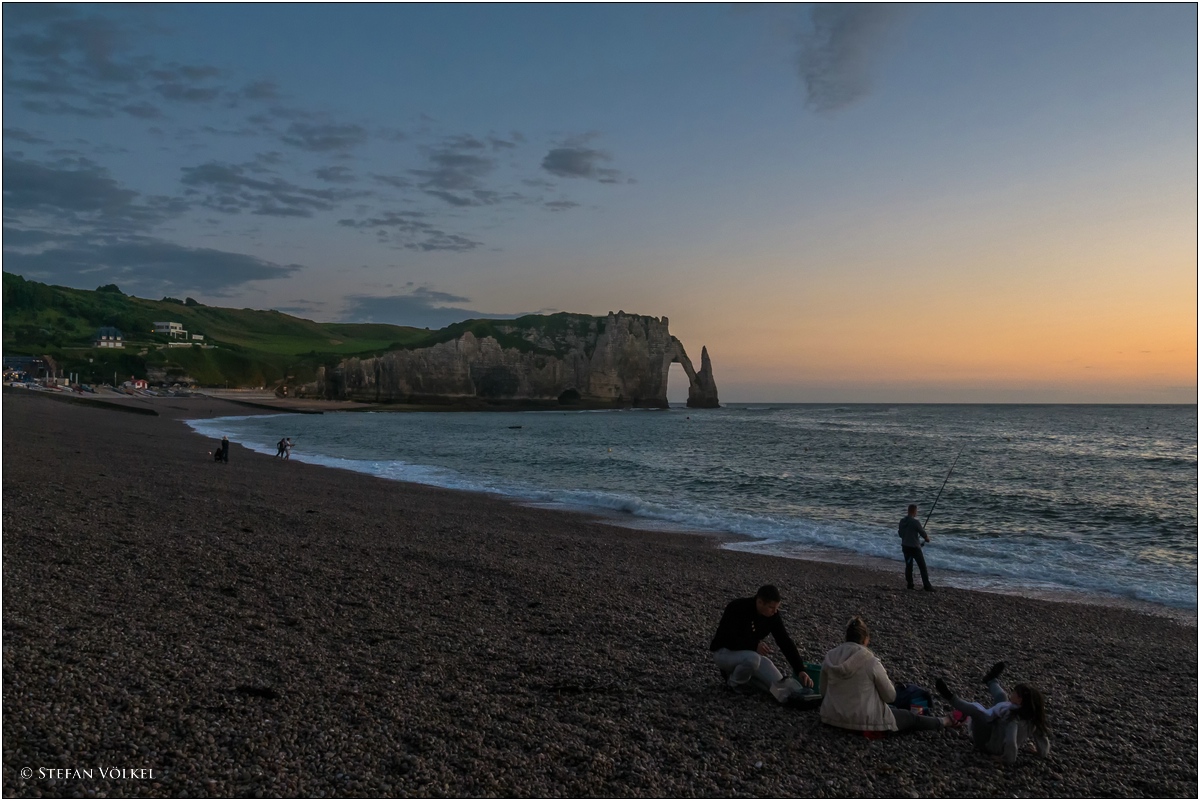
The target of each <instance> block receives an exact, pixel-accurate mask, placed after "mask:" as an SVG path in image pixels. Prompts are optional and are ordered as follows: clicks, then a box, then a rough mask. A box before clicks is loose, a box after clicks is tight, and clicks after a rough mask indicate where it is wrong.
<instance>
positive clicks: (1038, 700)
mask: <svg viewBox="0 0 1200 801" xmlns="http://www.w3.org/2000/svg"><path fill="white" fill-rule="evenodd" d="M1003 672H1004V663H1003V662H997V663H996V664H994V665H992V669H991V670H989V671H988V672H987V675H986V676H984V677H983V683H984V684H986V685H987V687H988V690H990V691H991V693H992V700H993V701H994V702H995V705H994V706H992V707H991V708H988V707H985V706H983V704H977V703H974V702H972V701H964V700H962V699H961V698H959V697H958V696H957V695H955V694H954V693H953V692H951V690H950V688H949V687H948V686H946V682H945V681H944V680H943V679H940V678H939V679H938V680H937V690H938V692H939V693H940V694H941V695H942V697H943V698H945V699H946V700H947V701H949V702H950V706H952V707H954V708H955V709H957V710H958V711H959V712H962V713H963V714H964V715H966V716H967V718H968V719H969V720H970V727H971V740H972V741H974V743H975V747H976V748H978V749H979V750H980V751H982V752H984V753H985V754H992V755H993V756H1000V755H1003V757H1004V761H1005V762H1007V763H1008V764H1010V765H1011V764H1013V763H1014V762H1016V761H1017V751H1018V749H1020V748H1021V746H1023V745H1024V744H1025V743H1026V742H1028V741H1029V740H1030V739H1031V738H1032V740H1033V743H1034V745H1035V746H1036V747H1037V752H1038V756H1043V757H1044V756H1046V755H1047V754H1049V753H1050V737H1049V736H1048V732H1049V726H1047V725H1046V700H1045V698H1044V697H1043V696H1042V693H1041V691H1040V690H1038V689H1037V688H1036V687H1030V686H1029V685H1028V684H1018V685H1017V686H1016V687H1015V688H1014V689H1013V691H1012V692H1011V693H1005V692H1004V688H1003V687H1001V686H1000V682H999V678H1000V674H1001V673H1003Z"/></svg>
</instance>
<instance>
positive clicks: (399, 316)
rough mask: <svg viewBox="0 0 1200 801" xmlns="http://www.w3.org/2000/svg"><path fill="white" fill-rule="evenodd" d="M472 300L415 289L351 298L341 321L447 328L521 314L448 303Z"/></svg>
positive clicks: (347, 302) (347, 298)
mask: <svg viewBox="0 0 1200 801" xmlns="http://www.w3.org/2000/svg"><path fill="white" fill-rule="evenodd" d="M469 302H470V299H469V298H464V297H461V296H458V295H451V294H449V293H446V292H438V291H436V290H431V289H425V288H421V289H415V290H413V291H412V292H410V293H408V294H405V295H387V296H373V295H349V296H347V297H346V304H347V305H346V308H345V310H344V311H343V312H342V314H341V321H342V322H347V323H391V324H392V325H409V326H412V327H414V328H433V329H437V328H444V327H446V326H448V325H451V324H452V323H457V322H461V321H463V320H469V319H472V318H480V317H484V318H489V319H512V318H514V317H520V316H521V315H519V314H492V313H488V312H481V311H476V310H474V309H468V308H463V307H457V306H447V305H444V304H448V303H469Z"/></svg>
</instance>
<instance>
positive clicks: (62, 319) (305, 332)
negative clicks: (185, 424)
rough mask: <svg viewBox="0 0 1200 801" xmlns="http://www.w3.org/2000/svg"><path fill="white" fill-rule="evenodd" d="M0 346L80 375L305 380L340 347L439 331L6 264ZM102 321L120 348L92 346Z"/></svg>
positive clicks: (401, 341) (403, 340)
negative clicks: (126, 286)
mask: <svg viewBox="0 0 1200 801" xmlns="http://www.w3.org/2000/svg"><path fill="white" fill-rule="evenodd" d="M3 300H4V303H3V307H4V326H3V328H4V355H6V356H18V355H30V356H42V355H49V356H51V357H53V358H54V359H55V360H56V361H57V362H58V363H59V365H60V367H61V368H62V369H63V370H64V371H70V372H78V373H80V374H81V375H82V376H83V378H84V380H85V381H89V380H90V381H104V380H105V377H107V380H112V375H113V372H114V371H115V372H116V373H117V375H118V377H119V378H121V377H123V378H128V377H129V376H137V377H139V378H142V377H145V376H146V373H147V368H157V369H161V370H165V371H167V373H168V375H170V376H184V375H186V376H189V377H191V378H192V379H194V380H196V381H198V382H199V383H201V384H204V385H220V384H226V383H227V384H229V385H230V386H273V385H275V384H277V383H279V382H280V381H282V380H283V379H284V377H285V375H286V376H289V377H290V379H289V380H292V381H306V380H311V379H312V377H313V376H314V375H315V372H316V369H317V367H319V366H320V365H322V364H332V363H336V362H337V361H339V360H340V359H342V358H345V357H347V356H373V355H376V354H379V353H383V352H385V351H388V350H392V349H395V348H411V347H422V346H424V345H427V344H433V343H434V342H436V341H441V340H440V339H438V338H437V336H438V334H439V333H441V332H437V331H428V330H426V329H418V328H409V327H405V326H396V325H383V324H365V323H364V324H358V323H317V322H313V321H312V320H305V319H302V318H299V317H292V316H291V315H287V314H283V313H281V312H277V311H257V310H254V309H226V308H220V307H217V306H205V305H202V304H200V303H197V302H196V301H194V300H192V299H190V298H188V299H186V300H182V301H181V300H177V299H173V298H164V299H162V300H146V299H144V298H136V297H131V296H129V295H125V294H123V293H122V292H121V291H120V289H118V288H117V287H116V286H113V285H109V286H106V287H101V288H99V289H97V290H82V289H70V288H67V287H61V286H51V285H47V284H42V283H38V282H36V281H27V280H25V279H24V278H22V277H21V276H18V275H13V274H10V273H4V298H3ZM156 321H172V322H178V323H182V324H183V327H184V328H185V329H186V330H187V331H188V332H189V334H203V335H204V343H203V344H204V345H209V346H216V347H201V346H200V345H198V344H197V345H193V346H192V347H171V348H168V347H164V346H165V345H167V343H169V342H170V341H171V340H170V338H169V337H167V336H166V335H164V334H155V333H154V323H155V322H156ZM102 326H113V327H115V328H118V329H120V330H121V333H122V334H123V335H124V339H125V347H124V348H123V349H108V348H94V347H92V344H91V343H92V338H93V336H94V335H95V333H96V330H97V329H98V328H100V327H102Z"/></svg>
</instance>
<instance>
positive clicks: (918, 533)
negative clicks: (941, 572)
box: [900, 503, 934, 592]
mask: <svg viewBox="0 0 1200 801" xmlns="http://www.w3.org/2000/svg"><path fill="white" fill-rule="evenodd" d="M922 539H924V540H925V542H929V535H928V534H926V533H925V527H924V526H922V525H921V521H920V520H918V519H917V505H916V504H915V503H910V504H909V505H908V514H907V515H906V516H905V517H903V518H901V519H900V548H901V550H903V551H904V579H905V580H906V581H907V582H908V588H909V589H910V590H911V589H912V588H913V562H916V563H917V567H919V568H921V583H922V584H923V585H925V587H924V589H925V592H933V591H934V589H933V585H932V584H930V583H929V570H928V569H926V567H925V554H923V553H921V548H922V543H921V540H922Z"/></svg>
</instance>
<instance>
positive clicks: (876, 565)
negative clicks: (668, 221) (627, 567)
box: [183, 401, 1200, 628]
mask: <svg viewBox="0 0 1200 801" xmlns="http://www.w3.org/2000/svg"><path fill="white" fill-rule="evenodd" d="M234 402H237V401H234ZM245 405H246V406H251V405H253V406H255V407H257V408H258V409H259V411H258V414H260V415H267V414H286V413H297V412H298V413H307V414H312V413H319V412H314V411H313V410H311V409H305V410H303V411H300V410H293V409H288V408H278V407H273V406H269V405H267V404H259V403H255V404H245ZM842 405H844V404H842ZM327 411H331V412H336V411H341V409H328V410H327ZM349 411H359V410H357V409H352V410H349ZM362 411H376V409H363V410H362ZM407 411H413V410H407ZM416 411H429V410H427V409H419V410H416ZM231 416H238V417H248V416H254V415H253V414H251V413H243V414H238V415H231ZM189 419H194V420H205V419H212V416H210V415H204V416H199V417H194V418H188V419H183V422H184V423H185V424H188V425H189V427H190V423H189ZM192 433H195V434H196V436H199V437H201V438H205V437H204V436H203V435H201V434H199V433H198V432H195V431H194V430H193V432H192ZM257 452H258V453H261V454H263V455H267V456H270V455H272V454H271V453H270V451H269V449H265V450H261V451H257ZM295 460H296V461H304V462H307V463H309V464H317V465H321V466H323V467H328V468H330V469H333V470H345V471H347V472H351V473H358V474H359V475H373V474H371V473H366V472H360V471H356V470H354V469H353V468H350V467H343V466H337V465H331V464H327V463H325V462H324V461H309V460H307V459H306V458H305V456H304V455H303V454H300V455H298V456H296V459H295ZM386 480H389V481H396V482H399V483H418V484H420V482H405V481H404V479H398V478H390V477H389V478H386ZM421 486H432V487H439V488H442V489H449V490H452V491H455V492H467V493H472V494H478V495H484V496H488V497H492V498H496V499H499V500H502V501H506V502H509V503H514V504H518V505H521V506H527V507H530V508H546V509H557V510H560V511H566V512H571V513H578V514H582V515H585V516H588V517H590V518H592V519H594V520H597V521H599V522H603V523H607V524H609V525H612V526H616V527H620V528H625V529H631V530H636V531H647V532H655V531H661V532H669V533H674V534H686V535H691V536H698V537H703V538H706V539H708V540H712V541H714V542H716V543H717V545H718V547H720V548H722V549H727V550H740V551H744V552H748V553H756V554H759V555H762V556H766V557H770V558H776V559H790V560H797V561H801V562H819V563H822V564H833V565H852V566H855V567H859V568H862V569H865V570H871V571H875V572H878V573H880V574H881V575H886V576H892V577H895V576H896V575H900V574H901V573H902V572H903V562H902V560H901V559H900V558H899V556H897V558H896V559H895V560H894V561H893V560H891V559H887V558H884V557H874V556H869V555H866V554H860V553H857V552H854V551H844V550H840V549H837V548H821V547H817V546H809V547H808V548H807V549H806V550H805V552H804V553H798V554H791V553H778V552H772V551H771V550H769V549H761V550H760V549H758V548H756V547H755V546H756V544H757V543H762V542H764V541H765V540H763V539H760V538H757V537H754V536H751V535H746V534H739V533H737V532H733V531H725V530H702V529H694V528H689V527H686V526H681V525H677V524H675V523H672V522H671V521H666V520H660V519H657V518H652V517H642V516H639V515H635V514H633V513H627V512H620V511H615V510H611V509H605V508H601V507H586V506H572V505H570V504H564V503H558V502H554V501H550V502H540V501H529V500H526V499H523V498H521V497H520V496H516V495H506V494H503V493H497V492H488V491H483V490H470V489H462V488H457V487H442V486H441V485H438V484H421ZM937 573H938V579H937V581H936V584H937V586H939V587H941V586H947V587H955V588H958V589H962V590H968V591H972V592H983V593H990V594H998V595H1010V596H1017V597H1028V598H1038V599H1040V600H1045V601H1050V602H1055V603H1067V604H1078V605H1085V606H1101V607H1110V608H1116V609H1125V610H1129V611H1133V612H1139V613H1142V614H1147V615H1152V616H1156V617H1165V618H1168V619H1170V620H1173V621H1175V622H1178V623H1182V624H1184V625H1187V626H1191V627H1193V628H1195V627H1197V625H1198V620H1200V617H1198V614H1197V608H1195V607H1192V608H1187V607H1175V606H1170V605H1167V604H1162V603H1156V602H1153V601H1144V600H1141V599H1137V598H1129V597H1124V596H1120V595H1116V594H1113V593H1105V592H1100V591H1088V590H1077V589H1071V588H1069V587H1064V586H1060V585H1054V584H1053V582H1044V583H1043V584H1041V585H1039V584H1036V583H1026V584H1021V583H1017V582H1013V581H1012V580H1006V579H1005V578H1003V577H1001V576H993V575H990V574H982V573H970V572H966V571H960V570H953V569H946V568H939V569H938V571H937ZM1047 585H1049V586H1047Z"/></svg>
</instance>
